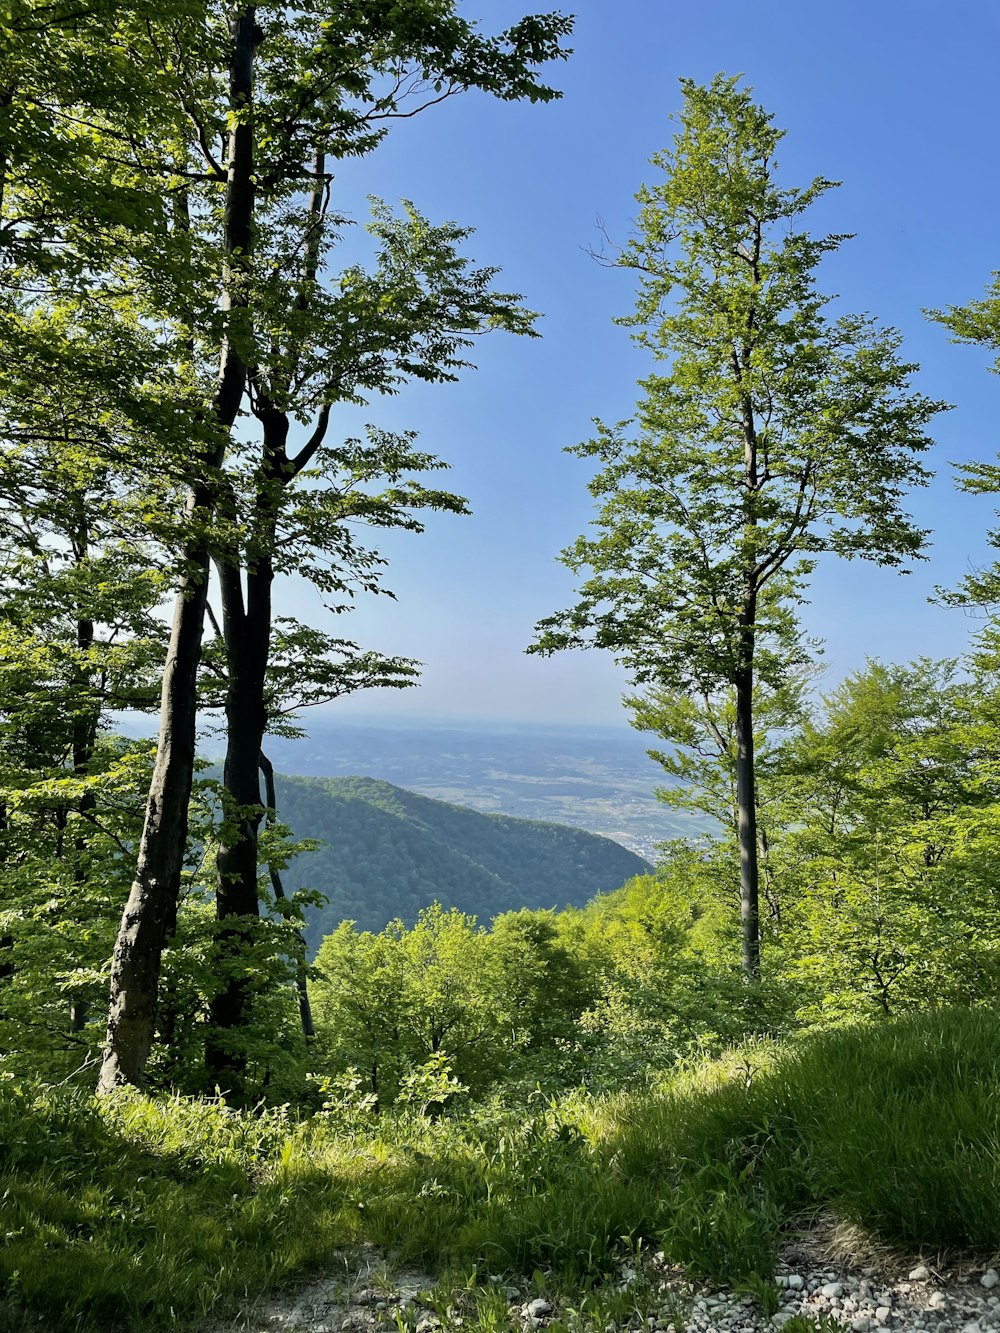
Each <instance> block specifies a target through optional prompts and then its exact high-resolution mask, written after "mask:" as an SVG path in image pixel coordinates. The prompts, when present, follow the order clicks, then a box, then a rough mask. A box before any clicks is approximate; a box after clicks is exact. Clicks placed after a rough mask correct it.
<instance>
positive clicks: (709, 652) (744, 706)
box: [533, 75, 943, 978]
mask: <svg viewBox="0 0 1000 1333" xmlns="http://www.w3.org/2000/svg"><path fill="white" fill-rule="evenodd" d="M682 88H683V93H684V105H683V108H682V110H681V113H680V116H679V121H680V129H679V132H678V134H677V135H676V137H675V139H674V143H673V146H672V148H669V149H667V150H665V151H663V152H661V153H658V154H657V155H656V156H655V157H654V158H653V165H654V166H656V167H657V168H658V169H659V170H660V172H661V173H662V176H661V177H660V179H658V180H657V181H656V182H655V183H654V184H652V185H649V186H646V187H644V188H643V190H642V191H641V192H640V193H639V195H638V196H637V197H638V200H639V203H640V206H641V207H640V213H639V218H638V225H637V231H636V234H635V235H634V236H633V238H632V239H631V240H630V241H629V243H628V244H627V245H626V246H625V247H624V249H623V250H622V251H621V252H620V253H619V254H618V255H617V256H616V257H614V258H613V260H612V261H611V262H613V263H614V264H615V265H616V266H620V267H623V268H627V269H630V270H632V271H633V272H635V273H636V274H637V275H638V279H639V295H638V300H637V303H636V309H635V313H634V314H633V315H632V316H630V317H628V318H626V319H624V320H622V321H621V322H622V323H623V324H625V325H627V326H629V327H631V328H633V329H635V330H636V332H635V334H634V335H633V336H634V338H635V340H636V341H637V342H638V344H639V345H640V346H641V347H643V348H644V349H645V350H646V351H648V352H649V353H650V354H651V356H652V358H653V360H654V362H656V363H657V369H655V370H653V371H652V372H651V373H650V374H649V375H648V376H647V377H646V378H645V379H644V380H642V381H641V388H642V389H643V397H642V399H641V400H640V402H639V404H638V407H637V412H636V416H635V418H634V421H625V422H621V423H619V424H618V425H615V426H607V425H604V424H602V423H600V422H598V423H597V426H598V433H597V436H596V438H595V439H593V440H591V441H589V442H587V443H585V444H582V445H579V446H577V447H576V449H575V450H573V451H572V452H576V453H577V454H578V455H579V456H581V457H584V458H593V459H596V460H597V462H598V463H599V464H600V468H601V470H600V471H599V472H598V474H597V475H596V477H595V478H594V480H593V481H592V482H591V484H590V490H591V493H592V494H593V495H594V497H595V499H596V500H597V501H598V503H599V506H600V509H599V513H598V517H597V519H596V525H595V526H596V529H597V531H596V533H595V534H593V535H584V536H581V537H580V538H579V539H578V540H577V541H576V543H575V544H574V545H573V546H571V547H570V548H569V549H568V550H567V551H565V552H564V553H563V555H562V557H561V558H562V560H563V562H564V563H565V564H566V565H567V566H568V567H569V568H570V569H571V570H573V571H574V572H577V573H578V572H580V571H582V570H585V569H590V570H591V571H592V573H591V575H590V576H589V577H588V578H586V579H585V581H584V582H583V583H582V584H581V587H580V590H579V601H578V602H577V603H576V605H575V606H573V607H572V608H570V609H569V610H567V611H564V612H561V613H558V614H556V615H554V616H551V617H549V618H547V619H545V620H543V621H541V622H540V625H539V627H538V630H539V636H538V639H537V641H536V643H535V645H534V646H533V651H536V652H543V653H549V652H553V651H556V650H557V649H562V648H569V647H581V646H585V645H590V644H593V645H596V646H598V647H602V648H607V649H610V650H611V651H612V652H613V653H614V654H615V656H616V658H617V659H618V660H619V661H620V662H621V663H622V664H624V666H625V667H626V668H627V669H628V670H629V671H630V672H631V674H632V676H633V678H634V680H635V681H636V682H637V683H638V684H640V685H653V686H656V687H660V688H664V689H666V690H667V691H671V692H691V693H693V694H695V695H696V696H702V695H704V693H705V691H706V689H708V690H710V691H711V690H717V689H721V688H722V687H730V688H731V689H732V691H733V698H734V732H735V768H736V812H737V841H738V845H739V863H740V903H741V922H742V948H741V953H742V966H743V970H744V973H745V974H746V976H747V977H748V978H756V977H757V976H759V973H760V942H759V908H758V845H757V830H756V797H755V765H754V690H755V685H756V684H757V683H759V682H760V681H762V680H763V681H766V682H767V683H768V684H770V685H772V686H779V685H780V684H781V682H782V680H783V679H784V677H785V676H786V674H787V670H788V667H789V665H790V663H792V662H795V661H797V660H799V654H798V652H797V644H798V639H797V628H796V622H795V615H794V609H795V605H796V602H797V601H800V600H801V599H802V597H803V596H804V593H805V588H806V582H807V578H808V575H809V573H810V571H811V570H812V569H813V567H814V565H815V562H816V560H817V558H818V557H819V556H820V555H823V554H826V553H833V554H837V555H842V556H845V557H847V558H851V559H853V558H860V559H864V560H870V561H874V562H875V563H877V564H882V565H893V566H895V565H900V564H901V563H902V562H903V561H905V560H906V559H908V558H911V557H914V556H916V555H918V554H919V552H920V549H921V547H922V546H923V544H924V540H925V534H924V533H923V532H922V531H921V530H920V529H919V528H917V527H916V526H915V525H914V524H913V522H912V521H911V520H910V518H909V517H908V516H907V514H906V511H905V508H904V499H905V495H906V492H907V490H908V488H910V487H912V486H917V485H921V484H923V483H924V482H925V481H926V479H927V475H928V474H927V473H926V472H925V470H924V469H923V468H922V467H921V465H920V462H919V455H920V454H921V453H922V452H923V451H924V450H925V449H926V448H927V447H928V445H929V444H930V440H929V438H928V436H927V435H926V433H925V427H926V425H927V423H928V422H929V421H930V419H931V418H932V417H933V415H934V414H935V413H936V412H937V411H939V410H941V408H942V406H943V404H941V403H938V402H933V401H931V400H930V399H928V398H926V397H924V396H923V395H922V394H920V393H917V392H915V391H914V390H913V389H912V387H911V386H910V376H911V375H912V373H913V371H914V370H915V369H916V367H915V366H914V365H911V364H907V363H905V362H902V361H901V360H900V359H899V356H898V352H899V348H900V341H901V340H900V336H899V334H898V333H896V332H894V331H893V330H881V329H879V328H878V327H876V325H875V323H874V322H873V321H872V320H871V319H869V318H867V317H862V316H852V315H846V316H840V317H834V316H833V315H832V314H831V313H830V312H829V311H828V306H829V302H830V298H826V297H824V296H822V295H821V294H820V293H819V292H818V290H817V287H816V276H815V273H816V268H817V266H818V264H819V262H820V260H821V259H822V258H823V256H824V255H826V254H829V253H830V252H831V251H833V250H836V249H837V247H838V246H839V245H840V244H841V242H842V241H843V240H845V239H846V238H845V237H844V236H839V235H830V236H824V237H819V238H813V237H811V236H809V235H808V234H807V233H806V232H805V231H803V230H802V228H801V222H800V220H801V218H802V215H803V214H804V213H805V212H806V210H807V209H808V208H809V206H810V205H811V204H812V203H813V202H814V201H815V200H817V199H818V198H819V197H820V196H822V195H823V194H825V193H826V192H827V191H828V190H829V189H830V188H831V186H832V185H833V182H831V181H828V180H825V179H823V178H822V177H820V178H817V179H816V180H814V181H813V182H812V183H811V184H809V185H807V186H805V187H804V188H796V187H789V186H785V185H783V184H782V183H781V181H780V179H779V176H778V173H777V167H776V162H775V153H776V151H777V147H778V144H779V142H780V140H781V138H782V131H780V130H778V129H776V128H775V126H774V124H773V123H772V118H771V116H770V115H768V114H767V112H766V111H764V110H763V108H761V107H760V106H757V105H756V104H755V103H754V102H753V100H752V97H751V94H750V91H749V90H748V89H745V88H740V87H739V86H738V80H736V79H733V78H728V77H724V76H722V75H719V76H717V77H716V78H715V79H714V80H713V81H712V83H711V84H710V85H709V86H707V87H699V86H698V85H697V84H695V83H693V82H691V81H690V80H684V81H682ZM667 739H672V738H671V737H669V736H668V737H667ZM678 739H681V740H682V741H683V737H679V738H678Z"/></svg>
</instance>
